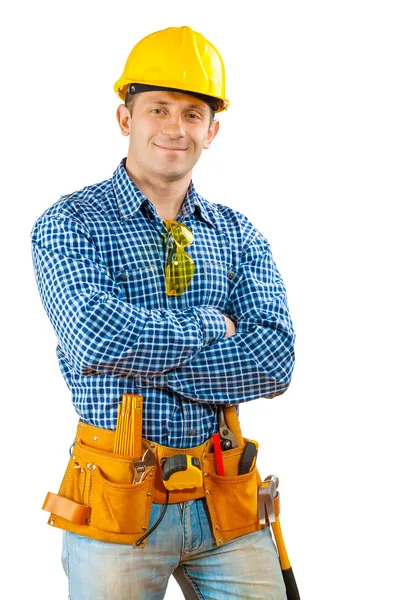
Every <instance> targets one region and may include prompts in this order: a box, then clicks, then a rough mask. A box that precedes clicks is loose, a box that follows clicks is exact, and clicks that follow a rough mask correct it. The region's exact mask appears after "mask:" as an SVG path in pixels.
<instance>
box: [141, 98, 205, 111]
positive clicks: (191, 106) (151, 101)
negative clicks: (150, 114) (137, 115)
mask: <svg viewBox="0 0 400 600" xmlns="http://www.w3.org/2000/svg"><path fill="white" fill-rule="evenodd" d="M145 102H146V104H162V105H164V106H170V105H171V104H173V102H169V101H168V100H156V98H154V97H153V98H152V97H149V98H147V99H146V100H145ZM186 108H187V109H192V110H193V109H196V110H199V111H200V112H202V113H204V112H206V110H207V109H206V107H205V106H202V105H201V104H188V105H187V106H186Z"/></svg>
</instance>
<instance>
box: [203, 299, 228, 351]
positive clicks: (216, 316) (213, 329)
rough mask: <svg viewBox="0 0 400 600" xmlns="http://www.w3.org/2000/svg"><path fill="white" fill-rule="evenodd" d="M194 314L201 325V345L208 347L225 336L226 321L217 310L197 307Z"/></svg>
mask: <svg viewBox="0 0 400 600" xmlns="http://www.w3.org/2000/svg"><path fill="white" fill-rule="evenodd" d="M196 313H197V315H198V317H199V319H200V321H201V322H202V324H203V345H204V346H208V345H209V344H212V343H213V342H218V340H220V339H221V338H224V337H225V336H226V321H225V317H224V315H223V314H222V312H221V311H220V310H219V309H218V308H213V307H211V306H207V307H204V306H198V307H196Z"/></svg>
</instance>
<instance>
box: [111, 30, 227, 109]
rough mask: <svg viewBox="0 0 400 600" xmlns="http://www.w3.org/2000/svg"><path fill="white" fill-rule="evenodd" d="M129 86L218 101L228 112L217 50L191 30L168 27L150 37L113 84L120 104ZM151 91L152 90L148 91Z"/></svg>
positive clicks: (221, 62) (217, 107)
mask: <svg viewBox="0 0 400 600" xmlns="http://www.w3.org/2000/svg"><path fill="white" fill-rule="evenodd" d="M130 84H139V86H138V89H137V91H140V89H143V90H144V89H146V88H145V87H143V88H140V85H143V86H151V87H152V86H154V87H155V88H157V87H160V88H162V89H170V90H177V91H186V92H189V93H193V94H195V95H196V94H197V95H200V97H201V96H205V97H206V98H208V99H209V100H211V99H214V100H217V103H216V112H220V111H222V110H226V109H227V108H228V106H229V100H227V99H226V97H225V67H224V63H223V60H222V57H221V55H220V53H219V52H218V50H217V49H216V47H215V46H213V44H211V42H209V41H208V40H207V39H206V38H205V37H204V36H203V35H201V33H197V32H196V31H193V29H191V28H190V27H186V26H185V27H168V29H163V30H162V31H156V32H155V33H151V34H150V35H148V36H147V37H145V38H143V39H142V40H140V42H138V43H137V44H136V46H134V47H133V49H132V50H131V53H130V54H129V56H128V60H127V61H126V65H125V69H124V72H123V74H122V76H121V77H120V78H119V79H118V81H117V82H116V83H115V84H114V92H117V93H118V96H119V97H120V98H121V100H123V101H124V100H125V95H126V92H127V90H128V86H129V85H130ZM147 89H149V88H147Z"/></svg>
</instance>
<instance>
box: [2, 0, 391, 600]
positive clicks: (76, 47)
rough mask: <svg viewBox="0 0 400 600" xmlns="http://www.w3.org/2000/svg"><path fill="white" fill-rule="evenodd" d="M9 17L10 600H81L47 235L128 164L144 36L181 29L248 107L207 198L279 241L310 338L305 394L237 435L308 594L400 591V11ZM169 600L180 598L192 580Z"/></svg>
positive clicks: (211, 166)
mask: <svg viewBox="0 0 400 600" xmlns="http://www.w3.org/2000/svg"><path fill="white" fill-rule="evenodd" d="M0 17H1V18H0V22H1V26H0V27H1V36H0V39H1V46H2V47H1V57H2V77H1V87H2V90H1V92H2V93H1V96H0V98H1V114H0V118H1V123H0V125H1V145H2V150H1V152H2V162H1V188H2V194H1V205H0V210H1V212H2V217H3V218H2V219H1V236H0V238H1V260H2V274H1V279H2V295H1V302H2V310H1V315H2V327H1V331H2V384H3V385H2V388H3V394H2V407H1V414H2V419H3V425H2V437H3V439H2V446H3V451H2V453H1V459H2V469H1V470H2V475H3V481H2V492H1V497H0V498H1V510H2V535H1V538H2V550H3V555H4V553H5V557H6V565H5V564H4V558H3V560H2V566H3V567H5V568H4V572H3V575H2V577H1V580H0V586H1V588H2V589H1V597H2V598H7V599H8V598H13V599H14V598H15V599H17V600H20V599H23V598H27V597H30V598H39V597H40V598H41V600H55V599H56V600H58V599H60V600H64V599H66V598H67V581H66V578H65V576H64V573H63V571H62V567H61V562H60V549H61V532H60V531H59V530H54V529H52V528H51V527H49V526H47V524H46V523H47V513H45V512H43V511H41V505H42V502H43V500H44V497H45V495H46V493H47V491H48V490H51V491H53V492H57V491H58V486H59V484H60V481H61V476H62V473H63V471H64V468H65V465H66V462H67V458H68V448H69V445H70V444H71V442H72V439H73V435H74V431H75V426H76V420H77V419H76V415H75V412H74V410H73V408H72V403H71V401H70V397H69V392H68V389H67V387H66V385H65V383H64V380H63V379H62V376H61V373H60V372H59V368H58V363H57V360H56V355H55V347H56V338H55V334H54V333H53V330H52V328H51V325H50V322H49V321H48V319H47V316H46V314H45V312H44V309H43V307H42V305H41V302H40V298H39V294H38V292H37V289H36V283H35V280H34V274H33V268H32V262H31V255H30V231H31V228H32V225H33V223H34V221H35V220H36V218H37V217H38V216H39V215H40V214H41V213H42V212H43V211H44V210H45V209H46V208H47V207H48V206H50V204H53V203H54V202H55V201H56V200H57V199H58V198H59V196H60V195H61V194H66V193H69V192H73V191H75V190H77V189H79V188H81V187H83V186H84V185H90V184H92V183H95V182H99V181H102V180H104V179H106V178H108V177H110V176H111V175H112V173H113V171H114V170H115V168H116V167H117V166H118V164H119V161H120V160H121V158H122V157H123V156H126V151H127V138H123V137H122V136H121V134H120V131H119V128H118V126H117V121H116V118H115V111H116V108H117V106H118V104H119V100H118V98H117V96H116V95H114V92H113V84H114V82H115V81H116V80H117V79H118V78H119V76H120V75H121V73H122V69H123V67H124V65H125V61H126V58H127V56H128V54H129V52H130V50H131V48H132V47H133V45H134V44H135V43H136V42H137V41H138V40H139V39H140V38H142V37H143V36H145V35H147V34H149V33H151V32H152V31H156V30H157V29H164V28H165V27H168V26H181V25H185V24H186V25H190V26H191V27H193V28H194V29H195V30H197V31H200V32H202V33H203V35H205V36H206V37H207V38H208V39H209V40H210V41H212V42H213V43H214V44H215V45H216V46H217V47H218V49H219V50H220V52H221V54H222V56H223V57H224V60H225V64H226V71H227V78H228V81H227V95H228V97H229V98H230V99H231V102H232V104H231V107H230V108H229V110H228V111H227V112H226V113H224V114H222V115H221V117H220V121H221V130H220V133H219V135H218V137H217V138H216V140H215V142H214V144H213V146H212V147H211V149H210V150H209V151H207V152H205V153H204V155H203V156H202V158H201V159H200V162H199V164H198V165H197V167H196V169H195V172H194V182H195V185H196V187H197V189H198V191H199V192H200V193H201V194H202V195H203V196H205V197H206V198H208V199H209V200H211V201H214V202H219V203H223V204H227V205H229V206H231V207H233V208H235V209H238V210H240V211H242V212H244V213H245V214H246V215H247V216H248V217H249V218H250V219H251V220H252V221H253V223H254V224H255V225H256V226H257V227H258V229H259V230H260V231H262V233H263V234H264V235H265V236H266V237H267V238H268V240H269V241H270V243H271V246H272V250H273V254H274V258H275V260H276V263H277V265H278V268H279V270H280V271H281V273H282V276H283V278H284V281H285V284H286V287H287V292H288V299H289V306H290V310H291V314H292V317H293V321H294V324H295V328H296V332H297V342H296V352H297V360H296V367H295V372H294V376H293V381H292V385H291V387H290V389H289V390H288V391H287V393H285V394H284V395H283V396H281V397H278V398H275V399H272V400H271V399H270V400H266V399H260V400H258V401H254V402H250V403H248V404H246V405H243V406H242V409H241V422H242V428H243V429H244V432H245V434H247V435H248V436H250V437H252V438H254V439H258V440H260V442H261V448H260V456H259V469H260V472H261V474H262V476H263V477H265V476H266V475H267V474H268V473H271V472H272V473H275V474H277V475H278V476H279V478H280V481H281V484H280V490H281V499H282V504H281V524H282V528H283V532H284V535H285V541H286V545H287V549H288V552H289V556H290V558H291V562H292V565H293V569H294V572H295V574H296V578H297V582H298V586H299V589H300V592H301V596H302V599H303V600H338V599H339V598H340V599H341V600H350V599H351V600H353V599H361V598H362V599H363V600H370V599H371V600H372V599H379V600H380V599H383V598H395V597H399V596H397V595H396V594H398V580H397V560H398V557H399V552H398V538H399V524H398V492H399V490H398V483H397V478H398V456H399V445H398V437H399V436H398V418H397V416H396V415H397V406H396V405H397V404H398V401H399V391H398V372H399V368H398V359H399V353H398V338H399V318H398V307H399V300H400V298H399V293H398V261H399V252H398V241H399V236H398V233H397V232H398V227H399V225H398V217H397V216H395V214H396V209H397V206H396V205H397V204H398V202H399V154H400V150H399V144H400V142H399V139H400V137H399V134H400V122H399V121H400V119H399V114H400V111H399V107H400V89H399V56H400V48H399V25H400V23H399V12H398V4H397V3H396V2H385V1H384V0H380V2H377V1H376V2H371V1H368V0H364V1H363V2H361V1H360V2H356V1H354V0H345V1H344V0H336V1H335V2H333V1H332V2H327V1H324V2H321V1H317V0H315V1H310V0H304V1H303V2H299V1H286V2H283V1H281V2H268V1H267V2H260V3H258V2H254V1H253V2H252V1H249V0H248V1H247V2H238V3H236V4H234V5H233V3H228V2H223V3H218V2H208V1H206V2H204V1H203V2H198V3H191V2H187V1H185V2H183V1H182V2H156V1H153V2H144V3H142V2H140V3H138V2H132V1H131V2H126V1H123V0H120V1H119V2H118V3H115V4H111V2H99V1H96V2H94V1H86V2H85V1H81V2H77V1H71V0H70V1H69V2H63V3H61V2H58V1H53V2H50V1H49V2H45V1H41V0H36V1H35V2H28V1H22V2H18V3H14V4H13V5H12V7H11V4H10V5H9V7H8V8H3V9H2V14H1V15H0ZM3 588H4V589H3ZM166 597H167V599H170V600H171V599H175V598H181V597H182V596H181V594H180V592H179V590H178V588H177V585H176V584H175V582H172V581H171V583H170V585H169V588H168V592H167V596H166Z"/></svg>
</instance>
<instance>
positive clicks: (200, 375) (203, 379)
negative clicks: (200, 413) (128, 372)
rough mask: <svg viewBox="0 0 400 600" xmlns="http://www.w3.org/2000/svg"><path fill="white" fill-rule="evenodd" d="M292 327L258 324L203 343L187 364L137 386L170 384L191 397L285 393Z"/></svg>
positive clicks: (210, 399)
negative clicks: (274, 327) (213, 341)
mask: <svg viewBox="0 0 400 600" xmlns="http://www.w3.org/2000/svg"><path fill="white" fill-rule="evenodd" d="M294 339H295V335H294V331H293V329H286V330H283V329H269V330H265V329H264V328H263V327H262V326H257V327H255V328H254V329H253V330H252V331H249V332H239V333H236V334H235V335H233V336H231V337H229V338H226V339H223V340H220V341H219V342H218V343H216V344H213V345H212V346H208V347H207V348H203V349H202V350H201V351H199V352H198V353H197V354H196V355H195V356H193V357H192V358H191V359H190V360H189V361H188V362H187V364H185V365H182V366H180V367H179V368H177V369H174V370H173V371H170V372H169V373H166V374H164V375H161V376H156V377H153V378H143V377H140V378H139V379H138V383H139V385H143V386H145V387H146V386H148V387H166V388H168V389H171V390H173V391H174V392H177V393H179V394H181V395H182V396H185V397H186V398H189V399H190V400H193V401H195V402H207V403H221V404H228V403H238V402H246V401H249V400H254V399H256V398H260V397H265V398H272V397H274V396H278V395H280V394H283V392H285V390H286V389H287V388H288V386H289V383H290V380H291V376H292V372H293V367H294Z"/></svg>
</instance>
